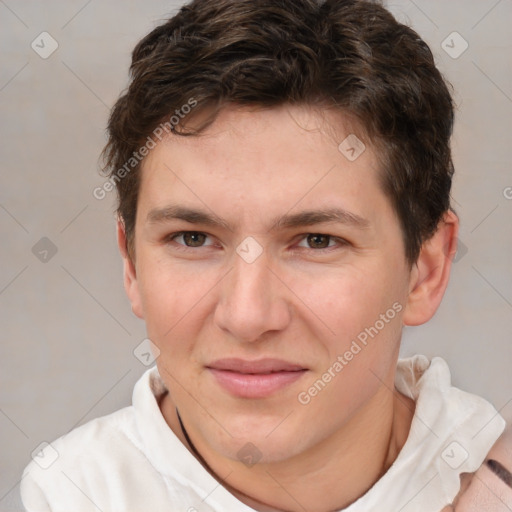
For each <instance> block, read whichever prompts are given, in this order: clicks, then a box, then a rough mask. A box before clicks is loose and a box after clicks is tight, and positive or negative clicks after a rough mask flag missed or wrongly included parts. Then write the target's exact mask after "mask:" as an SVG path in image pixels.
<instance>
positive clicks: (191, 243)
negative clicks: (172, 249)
mask: <svg viewBox="0 0 512 512" xmlns="http://www.w3.org/2000/svg"><path fill="white" fill-rule="evenodd" d="M183 241H184V242H185V245H187V246H188V247H201V246H202V245H204V242H205V241H206V235H205V234H204V233H196V232H193V231H191V232H188V233H183Z"/></svg>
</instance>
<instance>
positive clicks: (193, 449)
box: [176, 407, 212, 473]
mask: <svg viewBox="0 0 512 512" xmlns="http://www.w3.org/2000/svg"><path fill="white" fill-rule="evenodd" d="M176 415H177V416H178V421H179V422H180V428H181V431H182V432H183V435H184V436H185V440H186V441H187V443H188V444H189V446H190V448H191V450H192V452H193V453H194V455H195V456H196V457H197V459H199V461H200V462H201V464H202V465H203V466H204V467H205V468H206V469H208V471H209V472H210V473H212V470H211V469H210V466H208V464H206V461H205V460H204V459H203V457H202V456H201V454H200V453H199V452H198V451H197V448H196V447H195V446H194V443H193V442H192V441H191V440H190V437H189V435H188V432H187V429H186V428H185V425H183V421H182V420H181V416H180V413H179V412H178V408H177V407H176Z"/></svg>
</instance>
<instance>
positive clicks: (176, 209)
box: [146, 205, 370, 231]
mask: <svg viewBox="0 0 512 512" xmlns="http://www.w3.org/2000/svg"><path fill="white" fill-rule="evenodd" d="M146 220H147V222H148V223H149V224H158V223H163V222H169V221H172V220H182V221H185V222H189V223H190V224H204V225H206V226H213V227H222V228H224V229H227V230H228V231H233V227H232V226H231V225H230V224H229V223H227V222H226V221H224V220H223V219H221V218H220V217H219V216H217V215H216V214H215V213H213V212H211V211H210V212H207V211H204V210H198V209H194V208H188V207H185V206H173V205H170V206H166V207H164V208H155V209H153V210H151V211H150V212H149V213H148V215H147V218H146ZM328 222H337V223H340V224H345V225H348V226H353V227H356V228H360V229H366V228H368V227H369V226H370V222H369V221H368V220H367V219H365V218H363V217H361V216H359V215H356V214H355V213H351V212H349V211H347V210H343V209H341V208H327V209H321V210H305V211H302V212H300V213H295V214H285V215H283V216H281V217H278V218H277V219H274V221H273V222H272V223H271V227H270V229H269V231H277V230H279V229H291V228H298V227H303V226H313V225H315V224H322V223H328Z"/></svg>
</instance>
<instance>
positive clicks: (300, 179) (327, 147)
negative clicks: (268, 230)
mask: <svg viewBox="0 0 512 512" xmlns="http://www.w3.org/2000/svg"><path fill="white" fill-rule="evenodd" d="M195 121H196V122H197V121H198V120H197V119H196V120H195ZM347 137H348V138H347ZM363 140H364V136H363V135H362V133H361V130H360V129H359V127H358V125H357V123H355V122H354V121H353V120H351V119H349V118H348V117H344V116H343V114H342V113H340V112H339V111H332V110H318V109H315V108H312V107H306V106H290V105H286V106H281V107H278V108H272V109H261V108H260V109H256V108H247V107H246V108H240V107H227V108H225V109H223V110H221V112H220V113H219V115H218V117H217V118H216V120H215V122H214V123H213V124H212V125H211V126H209V127H208V128H207V129H206V130H205V131H203V132H201V133H200V134H199V135H197V136H195V135H194V136H188V137H184V136H179V135H170V136H169V137H168V138H166V139H164V140H163V141H162V142H160V143H158V144H157V146H156V147H155V148H154V149H153V150H151V152H150V154H149V155H148V156H147V157H146V160H145V161H144V163H143V166H142V178H141V187H140V191H139V206H140V208H141V210H143V212H144V211H145V210H147V209H148V208H150V207H151V208H154V207H158V206H160V207H162V206H164V205H165V203H167V202H169V200H170V199H171V198H172V199H173V201H175V199H176V198H179V199H180V201H182V202H184V203H186V204H188V205H190V206H192V205H194V206H197V205H198V204H200V203H203V206H210V204H211V203H216V207H217V209H219V208H221V209H223V210H224V211H225V212H226V213H231V214H234V213H235V212H236V214H237V215H245V214H253V215H254V214H257V215H258V216H264V215H265V214H266V213H268V214H269V215H270V214H273V215H279V214H281V213H282V210H291V209H293V208H295V207H298V206H299V204H300V206H302V207H304V208H317V207H318V206H329V207H343V208H345V209H348V210H352V211H353V212H354V213H356V214H359V213H360V214H361V216H362V214H363V211H364V210H366V213H368V212H369V211H370V210H372V209H378V208H381V207H382V206H384V207H387V205H385V204H380V203H383V200H384V199H385V198H384V196H383V194H382V191H381V190H380V187H379V180H378V172H379V169H378V164H377V158H376V155H375V151H374V149H373V148H372V147H371V145H370V144H368V141H366V140H365V143H363ZM340 144H341V146H340ZM351 150H353V151H351ZM358 153H360V154H359V155H358ZM354 155H355V156H357V158H353V157H354ZM319 201H320V202H321V203H323V204H321V205H319V204H318V202H319ZM386 202H387V200H386ZM338 203H343V204H338ZM145 213H147V211H146V212H145Z"/></svg>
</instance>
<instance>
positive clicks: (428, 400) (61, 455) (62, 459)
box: [21, 356, 505, 512]
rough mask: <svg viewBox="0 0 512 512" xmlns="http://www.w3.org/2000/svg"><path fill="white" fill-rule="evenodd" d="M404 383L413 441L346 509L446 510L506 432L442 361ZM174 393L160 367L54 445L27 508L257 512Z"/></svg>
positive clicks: (30, 487)
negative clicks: (185, 420) (174, 401)
mask: <svg viewBox="0 0 512 512" xmlns="http://www.w3.org/2000/svg"><path fill="white" fill-rule="evenodd" d="M395 385H396V388H397V389H398V390H399V391H400V392H401V393H402V394H404V395H406V396H408V397H410V398H412V399H413V400H414V401H415V402H416V410H415V415H414V418H413V421H412V424H411V429H410V433H409V436H408V438H407V441H406V443H405V445H404V446H403V448H402V450H401V451H400V453H399V455H398V457H397V459H396V460H395V462H394V463H393V465H392V466H391V467H390V468H389V470H388V471H387V473H386V474H385V475H384V476H383V477H382V478H381V479H380V480H379V481H377V482H376V483H375V485H374V486H373V487H372V488H371V489H370V490H369V491H368V492H367V493H366V494H364V495H363V496H362V497H361V498H359V499H358V500H357V501H355V502H354V503H353V504H352V505H350V506H349V507H347V508H345V509H344V511H345V512H369V511H378V512H397V511H398V510H400V512H413V511H415V512H439V511H440V510H441V509H442V508H443V506H445V505H447V504H449V503H451V502H452V500H453V499H454V497H455V496H456V495H457V493H458V491H459V487H460V481H459V475H460V474H461V473H464V472H469V473H473V472H474V471H476V470H477V469H478V468H479V466H480V465H481V464H482V462H483V461H484V459H485V456H486V455H487V453H488V452H489V450H490V449H491V447H492V445H493V444H494V443H495V441H496V440H497V439H498V437H499V436H500V435H501V433H502V432H503V430H504V428H505V421H504V420H503V418H502V417H501V416H500V415H499V414H498V413H497V412H496V410H495V409H494V407H493V406H492V405H491V404H489V403H488V402H486V401H485V400H484V399H482V398H480V397H478V396H475V395H472V394H469V393H466V392H464V391H461V390H459V389H457V388H455V387H453V386H452V385H451V382H450V371H449V369H448V366H447V364H446V363H445V361H444V360H443V359H441V358H438V357H436V358H433V359H432V361H431V362H430V361H429V360H428V359H427V358H426V357H424V356H415V357H412V358H409V359H403V360H400V361H399V362H398V367H397V375H396V382H395ZM165 391H166V388H165V385H164V383H163V382H162V380H161V378H160V376H159V374H158V371H157V368H156V367H153V368H151V369H150V370H148V371H146V372H145V373H144V375H143V376H142V377H141V378H140V380H139V381H138V382H137V383H136V385H135V388H134V392H133V405H132V406H130V407H126V408H124V409H121V410H119V411H117V412H114V413H112V414H110V415H108V416H104V417H102V418H98V419H95V420H92V421H90V422H89V423H87V424H85V425H82V426H81V427H79V428H77V429H75V430H73V431H71V432H70V433H68V434H66V435H65V436H63V437H61V438H59V439H57V440H56V441H54V442H53V443H51V444H50V445H48V446H47V447H46V448H45V449H44V450H43V452H42V453H41V454H40V457H36V458H35V460H34V461H32V462H31V463H30V464H29V465H28V466H27V468H26V469H25V471H24V473H23V479H22V482H21V495H22V500H23V504H24V506H25V507H26V510H27V511H29V512H46V511H50V510H51V511H53V512H70V511H73V512H98V511H101V512H109V511H112V512H113V511H115V512H121V511H122V512H159V511H162V512H163V511H165V512H179V511H182V512H213V511H215V512H232V511H233V512H254V511H253V509H252V508H250V507H248V506H247V505H244V504H243V503H242V502H240V501H239V500H238V499H237V498H235V496H233V495H232V494H231V493H229V492H228V491H227V490H226V489H225V488H224V487H223V486H222V485H221V484H219V482H218V481H217V480H215V479H214V478H213V477H212V476H211V475H210V474H209V473H208V472H207V471H206V469H204V468H203V466H202V465H201V463H200V462H199V461H198V460H197V459H196V458H195V457H194V456H193V455H192V454H191V453H190V452H189V450H188V449H187V448H186V447H185V446H184V445H183V444H182V443H181V441H180V440H179V439H178V437H176V435H175V434H174V432H173V431H172V430H171V429H170V428H169V426H168V425H167V423H166V422H165V419H164V417H163V416H162V413H161V411H160V408H159V406H158V402H157V398H158V397H159V396H160V395H161V394H162V393H164V392H165ZM55 457H57V458H56V460H54V459H55ZM50 463H51V465H49V464H50ZM48 465H49V467H46V466H48ZM41 466H43V467H46V469H43V467H41Z"/></svg>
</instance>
